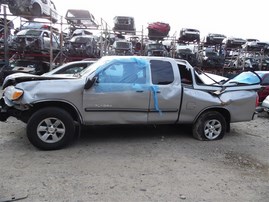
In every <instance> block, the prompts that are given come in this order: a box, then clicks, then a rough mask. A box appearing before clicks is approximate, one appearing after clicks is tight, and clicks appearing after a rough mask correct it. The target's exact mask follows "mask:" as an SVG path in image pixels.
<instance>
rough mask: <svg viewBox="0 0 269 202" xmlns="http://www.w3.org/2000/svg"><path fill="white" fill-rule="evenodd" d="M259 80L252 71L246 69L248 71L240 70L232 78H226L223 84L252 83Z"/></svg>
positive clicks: (256, 82) (257, 82)
mask: <svg viewBox="0 0 269 202" xmlns="http://www.w3.org/2000/svg"><path fill="white" fill-rule="evenodd" d="M260 82H261V79H260V77H259V76H258V75H257V74H255V73H254V72H251V71H248V72H242V73H241V74H239V75H237V76H235V77H234V78H232V79H230V80H228V81H227V82H226V83H225V86H227V85H237V84H240V85H245V84H248V85H254V84H259V83H260Z"/></svg>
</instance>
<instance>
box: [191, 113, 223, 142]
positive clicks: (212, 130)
mask: <svg viewBox="0 0 269 202" xmlns="http://www.w3.org/2000/svg"><path fill="white" fill-rule="evenodd" d="M225 132H226V120H225V118H224V117H223V116H222V115H221V114H220V113H219V112H216V111H208V112H205V113H203V114H202V115H200V117H199V118H198V119H197V120H196V122H195V123H194V125H193V128H192V134H193V137H194V138H196V139H198V140H209V141H210V140H219V139H222V138H223V136H224V135H225Z"/></svg>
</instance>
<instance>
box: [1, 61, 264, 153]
mask: <svg viewBox="0 0 269 202" xmlns="http://www.w3.org/2000/svg"><path fill="white" fill-rule="evenodd" d="M201 75H202V76H201ZM208 80H211V81H212V82H208ZM259 83H260V78H259V77H258V75H256V74H255V73H254V72H244V74H243V75H241V76H240V74H239V75H238V76H236V77H234V78H233V79H232V80H222V77H221V79H217V80H216V79H214V75H213V74H211V75H207V76H205V75H204V74H203V72H201V71H200V72H197V71H196V69H195V68H193V67H192V66H191V65H190V64H189V63H188V62H187V61H186V60H180V59H173V58H169V57H154V56H151V57H147V56H104V57H102V58H101V59H99V60H97V61H96V62H95V63H94V64H92V65H91V66H90V67H88V68H86V69H85V70H82V71H81V72H80V73H78V74H74V75H73V77H70V75H69V76H68V77H62V76H61V77H55V75H54V77H51V76H37V75H29V74H19V75H18V74H15V75H10V76H8V77H7V78H6V79H5V81H4V83H3V89H4V92H3V95H2V98H1V99H0V111H1V112H0V120H1V121H7V119H8V117H10V116H13V117H16V118H17V119H19V120H21V121H23V122H25V123H27V126H26V131H27V137H28V139H29V141H30V142H31V143H32V144H33V145H34V146H35V147H37V148H39V149H43V150H54V149H60V148H63V147H65V146H67V145H68V143H70V142H71V140H72V139H73V137H74V136H75V135H76V134H77V133H79V131H80V130H79V129H80V127H81V126H83V125H113V124H135V125H137V124H191V125H192V134H193V137H194V138H196V139H198V140H208V141H212V140H218V139H221V138H223V136H224V135H225V133H226V132H228V131H229V129H230V123H233V122H242V121H250V120H252V119H253V117H254V115H255V109H256V105H257V90H258V89H260V84H259Z"/></svg>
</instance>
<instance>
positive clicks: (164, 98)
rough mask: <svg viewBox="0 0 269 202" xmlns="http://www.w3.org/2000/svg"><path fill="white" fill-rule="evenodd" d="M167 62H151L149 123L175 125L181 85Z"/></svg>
mask: <svg viewBox="0 0 269 202" xmlns="http://www.w3.org/2000/svg"><path fill="white" fill-rule="evenodd" d="M175 71H177V69H173V67H172V64H171V63H170V62H169V61H163V60H151V61H150V72H151V84H152V86H151V94H150V109H149V117H148V122H149V123H175V122H176V120H177V118H178V113H179V107H180V102H181V93H182V89H181V84H180V79H179V78H177V77H176V76H175V75H177V73H176V72H175Z"/></svg>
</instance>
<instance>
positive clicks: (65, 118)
mask: <svg viewBox="0 0 269 202" xmlns="http://www.w3.org/2000/svg"><path fill="white" fill-rule="evenodd" d="M74 133H75V125H74V121H73V119H72V117H71V115H70V114H69V113H68V112H66V111H65V110H63V109H60V108H57V107H47V108H43V109H40V110H38V111H36V112H35V113H34V114H33V115H32V117H31V118H30V120H29V121H28V124H27V137H28V139H29V141H30V142H31V143H32V144H33V145H34V146H35V147H37V148H39V149H42V150H56V149H61V148H63V147H65V146H66V145H67V144H68V143H70V142H71V139H72V138H73V137H74Z"/></svg>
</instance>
